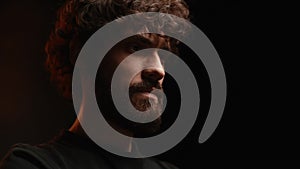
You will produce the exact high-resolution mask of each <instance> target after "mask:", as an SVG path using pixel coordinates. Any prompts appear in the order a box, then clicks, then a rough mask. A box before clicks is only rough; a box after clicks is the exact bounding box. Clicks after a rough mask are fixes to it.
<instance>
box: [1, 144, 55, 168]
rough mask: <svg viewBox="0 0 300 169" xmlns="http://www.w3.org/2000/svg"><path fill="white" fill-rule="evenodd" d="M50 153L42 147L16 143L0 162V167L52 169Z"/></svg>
mask: <svg viewBox="0 0 300 169" xmlns="http://www.w3.org/2000/svg"><path fill="white" fill-rule="evenodd" d="M53 165H54V164H53V162H51V153H49V150H48V149H47V148H44V147H39V146H31V145H28V144H16V145H14V146H13V147H11V149H10V150H9V152H8V153H7V154H6V155H5V157H4V158H3V159H2V160H1V162H0V169H16V168H22V169H27V168H28V169H29V168H30V169H40V168H44V169H52V168H54V166H53Z"/></svg>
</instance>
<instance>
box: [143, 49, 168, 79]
mask: <svg viewBox="0 0 300 169" xmlns="http://www.w3.org/2000/svg"><path fill="white" fill-rule="evenodd" d="M147 62H148V65H149V64H150V65H151V67H150V68H147V69H144V70H143V71H142V72H141V75H142V79H143V80H148V81H150V82H158V81H160V80H161V79H163V78H164V77H165V70H164V68H163V66H162V64H161V60H160V57H159V56H158V54H157V53H155V54H154V55H152V57H151V59H149V60H148V61H147Z"/></svg>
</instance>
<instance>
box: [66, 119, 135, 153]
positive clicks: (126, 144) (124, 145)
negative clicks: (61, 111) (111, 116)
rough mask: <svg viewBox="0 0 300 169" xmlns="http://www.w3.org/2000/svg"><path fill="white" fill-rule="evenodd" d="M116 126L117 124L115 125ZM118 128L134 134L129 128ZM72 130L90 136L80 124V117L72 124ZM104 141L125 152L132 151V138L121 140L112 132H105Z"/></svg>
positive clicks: (130, 134) (86, 136) (122, 131)
mask: <svg viewBox="0 0 300 169" xmlns="http://www.w3.org/2000/svg"><path fill="white" fill-rule="evenodd" d="M113 126H116V125H113ZM116 128H118V130H119V131H120V132H121V133H126V135H128V136H131V137H132V136H133V134H132V132H129V131H128V130H125V129H122V128H119V127H116ZM69 131H70V132H72V133H75V134H77V135H79V136H82V137H85V138H89V136H88V135H87V134H86V132H85V131H84V129H83V128H82V126H81V125H80V122H79V120H78V119H76V121H75V122H74V123H73V125H72V126H71V128H70V129H69ZM101 139H102V142H103V143H107V144H108V145H111V146H113V147H115V148H116V149H119V150H122V151H125V152H131V151H132V139H131V138H130V139H128V140H127V141H124V140H122V142H121V141H119V140H118V139H116V138H114V136H113V135H110V133H103V137H101Z"/></svg>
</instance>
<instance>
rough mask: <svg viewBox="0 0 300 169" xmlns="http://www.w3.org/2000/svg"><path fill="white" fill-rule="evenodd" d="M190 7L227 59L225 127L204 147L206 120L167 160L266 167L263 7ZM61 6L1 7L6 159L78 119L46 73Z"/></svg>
mask: <svg viewBox="0 0 300 169" xmlns="http://www.w3.org/2000/svg"><path fill="white" fill-rule="evenodd" d="M187 2H188V3H189V5H190V8H191V11H192V15H193V18H192V21H194V23H195V24H196V25H197V26H198V27H199V28H200V29H201V30H202V31H203V32H204V33H205V34H206V35H207V36H208V37H209V39H210V40H211V41H212V43H213V44H214V46H215V48H216V49H217V51H218V53H219V55H220V57H221V59H222V62H223V64H224V67H225V71H226V76H227V81H228V100H227V105H226V108H225V112H224V115H223V118H222V121H221V123H220V125H219V127H218V128H217V130H216V132H215V133H214V134H213V136H212V137H211V138H210V139H209V140H208V141H207V142H205V143H204V144H198V143H197V140H198V136H199V133H200V130H201V128H202V125H203V122H204V120H205V117H206V115H205V113H204V114H201V115H199V119H198V120H197V123H196V125H195V126H194V128H193V129H192V131H191V132H190V133H189V135H188V136H187V137H186V138H185V139H184V140H183V141H182V142H181V143H180V144H179V145H177V146H176V147H175V148H174V149H172V150H170V151H168V152H166V153H164V154H162V155H160V156H159V158H162V159H164V160H167V161H170V162H172V163H174V164H176V165H178V166H180V167H182V168H201V167H203V168H215V167H220V168H229V167H230V168H253V167H255V166H256V165H257V164H261V163H264V162H265V158H264V156H267V154H269V153H270V151H269V150H271V149H272V148H271V147H270V145H269V144H268V143H267V142H264V141H261V140H258V139H257V138H258V137H260V136H261V130H258V127H256V126H257V125H259V122H257V121H256V118H254V117H253V112H256V111H257V110H256V108H257V107H259V106H260V104H261V103H259V102H258V101H257V100H256V101H255V100H252V98H255V97H256V96H255V92H253V91H254V89H253V88H255V87H256V88H257V85H259V84H258V83H253V82H251V80H249V77H250V79H251V78H253V76H252V75H253V74H254V73H255V69H256V68H257V66H254V64H253V63H255V62H254V61H253V60H256V59H259V58H257V57H255V52H253V49H255V48H259V47H258V45H257V43H252V42H256V39H255V38H256V36H255V33H253V31H257V30H258V29H261V28H260V23H258V22H257V20H256V19H257V18H259V17H256V16H255V13H257V12H258V11H259V9H256V8H255V7H256V6H257V5H259V4H258V3H249V2H248V3H247V2H240V1H237V0H236V1H234V0H226V1H225V0H222V1H217V0H210V1H205V2H203V1H197V0H188V1H187ZM58 4H59V2H56V1H53V0H44V1H41V0H27V1H9V2H7V1H6V2H1V6H0V23H1V26H0V37H1V40H0V78H1V81H0V82H1V83H0V157H3V155H4V154H5V153H6V152H7V150H8V149H9V147H10V146H11V145H13V144H15V143H18V142H23V143H29V144H37V143H41V142H44V141H47V140H49V139H50V138H52V137H53V136H54V135H56V134H57V133H58V132H59V131H60V130H61V129H62V128H68V127H69V126H70V125H71V124H72V122H73V120H74V119H75V114H74V112H73V109H72V105H68V104H66V102H65V101H64V100H63V98H61V97H60V96H59V94H58V93H57V92H56V89H55V87H53V86H52V85H51V84H50V82H49V74H48V73H47V72H46V71H45V69H44V61H45V53H44V45H45V42H46V40H47V38H48V35H49V33H50V30H51V28H52V27H53V23H54V19H55V11H56V9H57V7H58ZM255 67H256V68H255ZM252 80H253V79H252ZM256 80H259V79H256ZM254 121H255V122H254ZM262 130H264V129H262ZM262 147H263V148H262ZM192 166H194V167H192Z"/></svg>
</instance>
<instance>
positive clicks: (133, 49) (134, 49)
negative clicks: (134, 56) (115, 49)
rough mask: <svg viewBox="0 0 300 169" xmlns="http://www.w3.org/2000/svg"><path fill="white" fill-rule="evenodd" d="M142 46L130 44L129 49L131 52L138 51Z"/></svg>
mask: <svg viewBox="0 0 300 169" xmlns="http://www.w3.org/2000/svg"><path fill="white" fill-rule="evenodd" d="M141 49H142V48H141V47H140V46H139V45H130V46H129V51H130V52H131V53H134V52H137V51H139V50H141Z"/></svg>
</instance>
